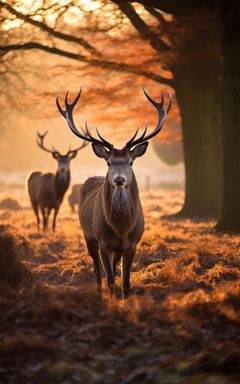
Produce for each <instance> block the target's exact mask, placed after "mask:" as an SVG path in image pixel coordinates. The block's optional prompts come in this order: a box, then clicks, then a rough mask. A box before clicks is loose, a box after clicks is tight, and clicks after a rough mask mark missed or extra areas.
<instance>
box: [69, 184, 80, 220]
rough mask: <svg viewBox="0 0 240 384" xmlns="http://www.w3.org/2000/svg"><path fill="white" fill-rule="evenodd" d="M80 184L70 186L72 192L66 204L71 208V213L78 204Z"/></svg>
mask: <svg viewBox="0 0 240 384" xmlns="http://www.w3.org/2000/svg"><path fill="white" fill-rule="evenodd" d="M81 186H82V184H75V185H73V186H72V192H71V194H70V195H69V196H68V202H69V205H70V207H71V210H72V213H73V212H75V205H78V203H79V193H80V188H81Z"/></svg>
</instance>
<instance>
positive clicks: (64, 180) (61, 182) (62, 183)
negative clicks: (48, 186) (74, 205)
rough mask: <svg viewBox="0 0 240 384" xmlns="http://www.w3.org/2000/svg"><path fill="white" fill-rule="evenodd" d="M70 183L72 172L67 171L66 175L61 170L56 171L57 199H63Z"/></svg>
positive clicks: (55, 187)
mask: <svg viewBox="0 0 240 384" xmlns="http://www.w3.org/2000/svg"><path fill="white" fill-rule="evenodd" d="M69 184H70V172H69V171H68V172H66V173H65V174H64V175H62V174H60V172H58V171H57V172H56V175H55V179H54V192H55V196H56V199H57V200H62V199H63V196H64V194H65V192H66V191H67V189H68V187H69Z"/></svg>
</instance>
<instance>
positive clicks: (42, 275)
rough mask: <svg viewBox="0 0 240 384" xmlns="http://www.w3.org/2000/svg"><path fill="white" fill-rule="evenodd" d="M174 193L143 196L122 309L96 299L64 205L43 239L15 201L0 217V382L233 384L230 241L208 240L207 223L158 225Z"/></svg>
mask: <svg viewBox="0 0 240 384" xmlns="http://www.w3.org/2000/svg"><path fill="white" fill-rule="evenodd" d="M182 198H183V193H182V192H181V191H178V190H171V191H170V190H169V191H167V190H156V191H151V192H145V193H143V196H142V201H143V203H144V211H145V219H146V230H145V234H144V237H143V238H142V241H141V243H140V246H139V248H138V252H137V255H136V259H135V262H134V266H133V271H132V277H131V280H132V291H131V292H132V296H131V297H130V299H129V301H128V302H127V303H125V304H123V302H122V301H121V300H119V299H116V300H113V301H109V300H108V299H107V297H105V298H104V299H103V300H99V298H98V297H97V295H96V294H95V287H94V277H93V268H92V263H91V260H90V258H89V256H88V255H87V252H86V248H85V244H84V241H83V236H82V232H81V230H80V229H79V224H78V220H77V216H72V215H71V213H70V209H69V207H68V206H67V205H64V206H63V207H62V210H61V212H60V215H59V220H58V223H57V224H58V228H57V232H56V233H55V234H52V233H51V232H49V233H48V234H47V235H44V234H42V233H41V234H38V233H37V232H36V228H35V218H34V216H33V213H32V211H31V210H30V209H27V208H28V207H27V201H26V198H25V197H24V195H23V194H20V197H19V199H20V203H21V206H23V207H25V209H23V210H21V211H16V212H11V211H6V212H4V211H3V212H2V214H1V217H0V218H1V222H2V223H3V224H4V225H5V226H4V227H1V230H2V231H1V232H2V235H1V237H0V269H1V272H0V282H1V283H2V284H1V286H0V287H1V295H0V306H1V314H2V316H1V318H0V383H1V382H3V383H21V382H23V383H34V384H35V383H36V384H37V383H44V384H45V383H66V384H72V383H84V384H88V383H89V384H90V383H109V384H115V383H131V384H135V383H138V384H142V383H147V384H148V383H149V384H200V383H201V384H203V383H204V384H215V383H216V384H230V383H238V382H239V378H240V372H239V363H238V362H239V360H240V348H239V341H240V340H239V334H240V333H239V322H240V320H239V319H240V317H239V311H240V304H239V293H240V286H239V277H240V269H239V266H240V250H239V237H238V236H237V235H230V234H222V235H217V234H214V233H213V232H212V230H211V228H212V226H213V224H214V223H213V222H211V221H206V222H200V221H194V222H193V221H190V220H177V221H168V220H162V219H161V218H160V217H161V216H162V215H164V214H166V213H171V212H174V211H176V210H178V209H179V207H180V206H181V202H182ZM117 284H118V287H119V285H120V276H119V275H118V277H117ZM117 294H118V296H120V289H119V288H118V292H117ZM1 380H2V381H1Z"/></svg>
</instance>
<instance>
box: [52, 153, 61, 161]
mask: <svg viewBox="0 0 240 384" xmlns="http://www.w3.org/2000/svg"><path fill="white" fill-rule="evenodd" d="M52 156H53V158H54V159H56V160H57V159H58V157H59V155H58V153H56V152H53V153H52Z"/></svg>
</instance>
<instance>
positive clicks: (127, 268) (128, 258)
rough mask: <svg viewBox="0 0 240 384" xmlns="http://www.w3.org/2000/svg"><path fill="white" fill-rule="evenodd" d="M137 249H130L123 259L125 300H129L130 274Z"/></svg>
mask: <svg viewBox="0 0 240 384" xmlns="http://www.w3.org/2000/svg"><path fill="white" fill-rule="evenodd" d="M135 253H136V249H135V248H134V249H132V248H131V249H128V250H127V251H126V252H125V253H124V254H123V257H122V293H123V298H124V299H127V297H128V295H129V289H130V272H131V268H132V262H133V259H134V256H135Z"/></svg>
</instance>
